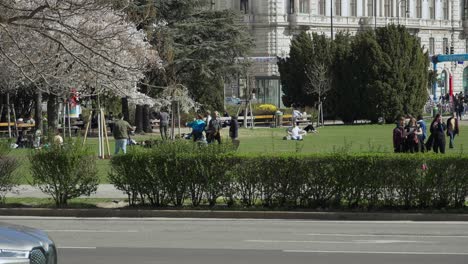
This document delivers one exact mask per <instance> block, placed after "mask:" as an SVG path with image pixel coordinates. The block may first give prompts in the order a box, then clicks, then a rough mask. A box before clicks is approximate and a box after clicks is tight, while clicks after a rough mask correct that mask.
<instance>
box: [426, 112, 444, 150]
mask: <svg viewBox="0 0 468 264" xmlns="http://www.w3.org/2000/svg"><path fill="white" fill-rule="evenodd" d="M445 130H446V125H445V123H444V122H443V121H442V116H441V115H440V114H437V115H436V117H435V118H434V120H433V121H432V123H431V127H430V131H431V136H432V148H433V149H434V152H435V153H439V151H440V153H442V154H444V153H445Z"/></svg>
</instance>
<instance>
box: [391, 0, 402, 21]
mask: <svg viewBox="0 0 468 264" xmlns="http://www.w3.org/2000/svg"><path fill="white" fill-rule="evenodd" d="M398 1H400V0H393V1H392V2H391V5H392V6H393V8H392V10H393V14H392V16H393V17H397V16H398V14H399V13H398Z"/></svg>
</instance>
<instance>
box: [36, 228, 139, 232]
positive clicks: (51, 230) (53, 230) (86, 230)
mask: <svg viewBox="0 0 468 264" xmlns="http://www.w3.org/2000/svg"><path fill="white" fill-rule="evenodd" d="M44 231H45V232H51V233H53V232H64V233H65V232H68V233H138V231H137V230H89V229H83V230H79V229H75V230H55V229H46V230H44Z"/></svg>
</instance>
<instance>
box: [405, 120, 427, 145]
mask: <svg viewBox="0 0 468 264" xmlns="http://www.w3.org/2000/svg"><path fill="white" fill-rule="evenodd" d="M406 133H407V134H406V149H407V151H408V152H410V153H414V152H419V145H420V144H419V138H420V136H421V135H422V134H423V133H422V130H421V128H420V127H419V126H418V123H417V121H416V118H414V117H412V118H411V119H410V121H409V124H408V126H407V127H406Z"/></svg>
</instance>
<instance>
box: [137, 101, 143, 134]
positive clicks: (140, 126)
mask: <svg viewBox="0 0 468 264" xmlns="http://www.w3.org/2000/svg"><path fill="white" fill-rule="evenodd" d="M135 126H136V129H135V133H141V132H143V106H142V105H136V110H135Z"/></svg>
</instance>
